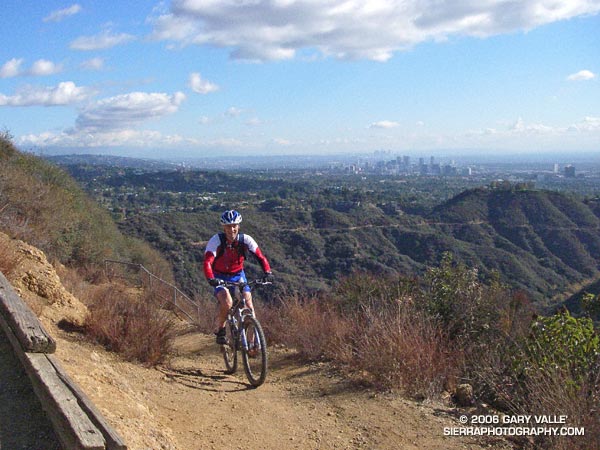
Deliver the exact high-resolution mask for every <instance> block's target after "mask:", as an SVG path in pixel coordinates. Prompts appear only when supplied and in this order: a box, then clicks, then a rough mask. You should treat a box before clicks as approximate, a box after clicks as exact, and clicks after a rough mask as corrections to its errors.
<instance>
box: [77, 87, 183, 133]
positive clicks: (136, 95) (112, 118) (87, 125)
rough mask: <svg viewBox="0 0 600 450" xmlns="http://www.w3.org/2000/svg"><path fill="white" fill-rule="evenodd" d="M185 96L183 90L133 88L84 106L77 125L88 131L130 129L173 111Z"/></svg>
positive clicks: (78, 127)
mask: <svg viewBox="0 0 600 450" xmlns="http://www.w3.org/2000/svg"><path fill="white" fill-rule="evenodd" d="M184 100H185V94H184V93H183V92H176V93H174V94H173V95H168V94H165V93H147V92H131V93H128V94H123V95H117V96H115V97H110V98H107V99H103V100H100V101H98V102H96V103H94V104H92V105H90V106H87V107H86V108H84V109H83V110H82V111H81V112H80V114H79V116H78V117H77V120H76V128H77V129H79V130H86V131H87V132H94V131H101V130H120V129H127V128H131V127H134V126H137V125H139V124H141V123H142V122H145V121H146V120H149V119H155V118H160V117H163V116H166V115H169V114H173V113H174V112H176V111H177V110H178V109H179V106H180V105H181V103H182V102H183V101H184Z"/></svg>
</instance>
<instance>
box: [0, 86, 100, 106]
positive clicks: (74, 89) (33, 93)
mask: <svg viewBox="0 0 600 450" xmlns="http://www.w3.org/2000/svg"><path fill="white" fill-rule="evenodd" d="M92 95H94V92H93V91H92V90H91V89H89V88H87V87H80V86H76V85H75V83H73V82H72V81H64V82H62V83H59V84H58V85H57V86H50V87H40V86H25V87H23V88H21V89H20V90H18V91H17V92H16V93H15V95H12V96H7V95H4V94H1V93H0V106H64V105H72V104H75V103H79V102H82V101H84V100H87V99H88V98H90V97H91V96H92Z"/></svg>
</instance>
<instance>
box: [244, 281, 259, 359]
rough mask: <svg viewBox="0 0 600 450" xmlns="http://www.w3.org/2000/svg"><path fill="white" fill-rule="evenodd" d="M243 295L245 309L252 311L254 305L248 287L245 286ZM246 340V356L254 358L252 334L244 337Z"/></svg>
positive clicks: (254, 350) (255, 352)
mask: <svg viewBox="0 0 600 450" xmlns="http://www.w3.org/2000/svg"><path fill="white" fill-rule="evenodd" d="M243 295H244V300H245V301H246V307H247V308H250V309H251V310H252V311H254V304H253V303H252V293H251V292H250V287H249V286H246V288H245V289H244V292H243ZM254 315H255V316H256V312H254ZM246 339H248V348H249V350H248V355H249V356H250V357H254V356H256V354H257V349H256V348H255V345H254V344H255V342H254V334H253V333H251V334H250V335H249V336H246Z"/></svg>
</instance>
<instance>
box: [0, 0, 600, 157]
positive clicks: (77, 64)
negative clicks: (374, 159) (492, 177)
mask: <svg viewBox="0 0 600 450" xmlns="http://www.w3.org/2000/svg"><path fill="white" fill-rule="evenodd" d="M599 11H600V1H587V2H586V1H562V2H561V1H558V2H548V1H542V0H539V1H523V2H518V3H514V2H513V3H509V2H506V1H495V2H494V1H492V2H487V3H485V4H471V3H468V2H459V3H456V2H435V3H430V2H417V1H411V2H380V1H334V0H332V1H327V2H314V1H309V0H302V1H293V0H271V1H267V0H256V1H252V2H250V1H241V2H240V1H233V0H232V1H226V0H225V1H209V0H176V1H172V2H118V3H109V2H93V1H87V2H86V1H80V2H77V3H70V2H67V3H65V2H60V1H54V0H52V1H48V2H34V1H23V2H16V1H14V0H9V1H8V2H6V5H4V9H3V17H4V21H3V22H4V26H3V30H2V34H3V36H2V39H3V42H4V43H5V45H4V46H3V47H2V49H1V50H0V127H1V128H2V129H3V130H5V131H6V132H8V133H10V134H11V135H12V136H13V139H14V141H15V143H16V144H17V145H18V146H19V147H20V148H22V149H24V150H34V151H42V152H44V153H46V154H69V153H101V154H114V155H121V156H136V157H153V158H165V157H188V158H194V157H207V156H215V155H227V156H229V157H231V156H235V155H237V154H239V155H279V154H281V155H286V154H290V155H291V154H340V153H363V152H372V151H375V150H377V149H393V151H395V152H399V153H412V154H416V153H424V152H431V153H432V154H433V153H435V154H440V152H443V151H446V152H448V153H463V154H469V153H471V154H477V155H479V156H482V155H487V154H489V155H502V154H504V155H510V154H515V155H524V154H533V153H538V152H546V153H558V152H561V153H571V154H578V153H591V152H594V151H598V150H599V149H600V110H599V108H600V106H599V105H600V84H599V82H598V73H600V67H598V58H597V54H598V49H599V48H600V16H599V14H598V12H599Z"/></svg>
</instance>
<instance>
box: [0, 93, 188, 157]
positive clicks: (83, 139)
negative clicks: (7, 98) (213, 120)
mask: <svg viewBox="0 0 600 450" xmlns="http://www.w3.org/2000/svg"><path fill="white" fill-rule="evenodd" d="M184 100H185V94H183V93H182V92H175V93H174V94H172V95H168V94H165V93H147V92H131V93H128V94H123V95H117V96H114V97H110V98H106V99H102V100H99V101H97V102H95V103H92V104H89V105H88V106H86V107H84V108H82V109H81V110H80V112H79V116H78V117H77V119H76V121H75V125H74V126H73V127H70V128H68V129H66V130H64V131H62V132H45V133H40V134H29V135H24V136H21V137H20V139H19V142H20V143H21V144H23V145H33V146H40V147H74V148H94V147H121V146H130V147H152V146H162V147H166V148H170V147H172V146H175V145H179V144H186V145H197V144H198V142H196V141H195V140H193V139H188V138H184V137H182V136H180V135H177V134H174V135H165V134H162V133H160V132H158V131H154V130H140V129H137V128H136V127H138V126H139V125H141V124H143V123H144V122H146V121H148V120H152V119H158V118H161V117H164V116H166V115H169V114H173V113H175V112H177V111H178V109H179V106H180V105H181V103H182V102H183V101H184ZM1 101H2V97H1V96H0V102H1ZM0 104H1V103H0Z"/></svg>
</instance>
